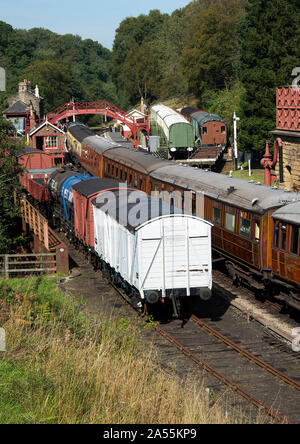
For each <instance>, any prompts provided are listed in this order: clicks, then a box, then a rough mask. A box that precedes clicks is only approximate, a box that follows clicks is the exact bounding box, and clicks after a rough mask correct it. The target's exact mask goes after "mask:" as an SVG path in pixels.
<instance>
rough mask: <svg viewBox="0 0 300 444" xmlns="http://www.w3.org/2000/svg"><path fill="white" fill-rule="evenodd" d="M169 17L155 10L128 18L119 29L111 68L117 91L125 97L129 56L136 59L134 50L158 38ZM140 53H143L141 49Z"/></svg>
mask: <svg viewBox="0 0 300 444" xmlns="http://www.w3.org/2000/svg"><path fill="white" fill-rule="evenodd" d="M167 17H168V15H167V14H161V13H160V11H158V10H153V11H150V13H149V15H144V14H142V15H140V16H138V17H129V18H126V19H125V20H123V21H122V22H121V24H120V26H119V28H118V29H117V31H116V37H115V40H114V45H113V50H112V68H111V70H112V79H113V81H114V83H115V85H116V87H117V91H118V92H119V91H121V94H122V96H123V97H125V96H124V90H125V89H126V88H127V87H126V86H125V83H126V84H127V85H128V82H126V76H125V75H124V66H125V65H126V67H125V68H126V69H128V67H129V62H128V57H130V59H131V60H133V59H136V57H135V56H134V51H135V50H136V49H137V48H140V47H142V45H145V44H148V43H150V42H152V41H153V40H155V39H156V37H157V35H158V33H159V31H160V29H161V27H162V26H163V25H164V21H165V20H166V18H167ZM145 48H147V47H145ZM139 53H140V54H141V51H140V52H139ZM143 59H144V57H143ZM149 63H150V62H149ZM133 69H135V68H134V65H132V66H131V70H133ZM127 93H129V95H131V91H130V90H127ZM125 95H126V94H125ZM134 96H135V94H134Z"/></svg>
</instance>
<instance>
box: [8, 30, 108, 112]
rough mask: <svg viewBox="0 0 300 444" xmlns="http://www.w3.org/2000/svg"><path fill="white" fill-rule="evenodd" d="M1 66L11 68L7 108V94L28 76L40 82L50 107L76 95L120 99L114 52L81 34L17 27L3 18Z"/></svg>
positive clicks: (14, 89) (46, 105)
mask: <svg viewBox="0 0 300 444" xmlns="http://www.w3.org/2000/svg"><path fill="white" fill-rule="evenodd" d="M54 65H55V66H54ZM0 66H3V67H4V68H6V72H7V91H6V94H2V95H1V97H0V110H3V109H4V108H6V106H7V105H6V98H7V97H9V96H11V95H12V94H15V93H16V86H17V85H18V82H20V81H21V80H23V79H24V78H25V77H29V79H30V80H31V82H32V83H34V82H35V81H38V83H39V84H40V87H41V88H40V92H41V95H42V96H43V97H44V98H45V110H46V111H49V110H53V107H54V108H55V106H57V105H61V104H62V103H63V100H66V99H67V100H69V99H70V98H71V97H72V96H74V98H76V100H103V99H107V100H111V101H115V100H116V92H115V87H114V86H113V84H112V80H111V52H110V51H109V50H108V49H106V48H104V47H103V46H102V45H100V44H99V43H98V42H95V41H93V40H91V39H86V40H82V39H81V37H80V36H78V35H72V34H66V35H59V34H56V33H54V32H51V31H49V30H47V29H43V28H33V29H30V30H29V31H26V30H22V29H13V28H12V27H11V26H10V25H8V24H6V23H5V22H1V21H0ZM59 71H61V74H60V73H59ZM44 75H45V81H43V76H44ZM46 80H51V84H47V81H46ZM66 83H67V85H66ZM62 87H63V88H65V87H66V88H65V90H62ZM48 89H50V90H51V91H50V93H48ZM64 91H65V93H64ZM62 92H63V94H62V95H61V98H60V99H59V94H61V93H62Z"/></svg>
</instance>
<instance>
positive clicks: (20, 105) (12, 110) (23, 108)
mask: <svg viewBox="0 0 300 444" xmlns="http://www.w3.org/2000/svg"><path fill="white" fill-rule="evenodd" d="M27 111H28V105H26V104H25V103H24V102H21V100H19V101H18V102H16V103H14V104H13V105H12V106H10V107H9V108H7V109H6V110H5V111H3V114H26V113H27Z"/></svg>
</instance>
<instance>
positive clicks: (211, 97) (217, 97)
mask: <svg viewBox="0 0 300 444" xmlns="http://www.w3.org/2000/svg"><path fill="white" fill-rule="evenodd" d="M243 93H244V89H243V87H242V85H241V84H240V82H237V83H235V84H234V85H233V86H232V88H230V89H221V90H210V89H208V90H205V91H204V93H203V95H202V97H201V100H200V102H199V104H198V106H199V108H200V109H205V110H206V111H208V112H210V113H212V114H217V115H219V116H221V117H222V118H223V119H224V120H225V122H226V123H227V128H228V135H229V136H230V134H231V133H232V127H233V125H232V116H233V113H234V111H236V113H237V115H238V116H239V115H240V104H241V96H242V94H243Z"/></svg>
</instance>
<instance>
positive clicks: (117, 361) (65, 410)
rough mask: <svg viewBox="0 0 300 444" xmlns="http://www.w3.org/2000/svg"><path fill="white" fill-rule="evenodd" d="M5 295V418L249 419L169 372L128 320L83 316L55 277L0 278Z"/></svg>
mask: <svg viewBox="0 0 300 444" xmlns="http://www.w3.org/2000/svg"><path fill="white" fill-rule="evenodd" d="M0 293H1V295H0V326H3V327H4V328H5V330H6V334H7V339H8V344H7V352H5V353H0V423H71V424H73V423H85V424H95V423H102V424H128V423H147V424H149V423H150V424H159V423H170V424H174V423H177V424H186V423H187V424H190V423H227V422H236V423H239V422H246V419H245V417H243V415H242V414H241V413H237V415H236V416H235V417H234V419H233V418H232V417H230V419H229V417H228V416H227V415H226V413H225V410H224V406H222V403H221V401H220V402H214V404H213V406H209V404H208V401H207V399H206V394H205V391H204V390H201V389H199V388H197V387H196V386H195V385H193V384H192V378H191V379H190V380H188V381H186V382H185V384H182V383H180V381H179V380H177V379H176V378H175V379H174V378H173V377H170V376H168V375H167V374H166V373H164V372H163V371H162V370H161V369H160V368H159V367H158V366H157V365H156V364H155V363H154V361H155V352H154V350H153V349H151V348H149V347H145V344H144V343H143V342H142V340H141V335H140V331H139V328H138V327H135V326H133V325H132V324H131V322H130V321H128V320H127V319H126V318H121V319H117V318H113V317H111V318H109V319H107V318H105V317H104V316H99V318H97V319H93V320H91V319H87V318H86V317H84V316H83V315H82V314H81V307H80V305H77V304H75V302H71V301H70V300H69V299H68V298H67V297H66V296H65V295H64V294H62V293H60V292H59V291H58V290H57V288H56V285H55V280H53V279H49V278H46V277H44V278H31V279H29V280H19V279H12V280H8V281H0ZM146 348H147V349H146Z"/></svg>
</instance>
